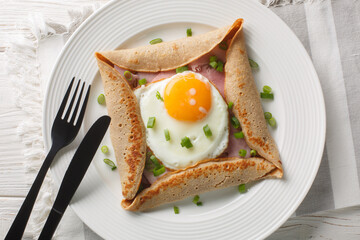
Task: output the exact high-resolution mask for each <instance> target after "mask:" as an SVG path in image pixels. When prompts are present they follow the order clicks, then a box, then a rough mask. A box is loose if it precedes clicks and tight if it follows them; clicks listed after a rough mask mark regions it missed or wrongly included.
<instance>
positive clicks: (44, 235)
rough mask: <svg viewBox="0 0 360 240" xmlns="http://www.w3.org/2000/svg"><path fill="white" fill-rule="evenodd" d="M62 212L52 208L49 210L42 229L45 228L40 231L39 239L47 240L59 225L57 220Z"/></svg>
mask: <svg viewBox="0 0 360 240" xmlns="http://www.w3.org/2000/svg"><path fill="white" fill-rule="evenodd" d="M62 216H63V214H62V213H61V212H59V211H56V209H54V208H52V209H51V211H50V215H49V217H48V218H47V220H46V223H45V225H44V228H43V229H46V231H42V232H41V234H40V236H39V240H49V239H51V238H52V236H53V235H54V232H55V230H56V228H57V226H58V225H59V222H60V220H61V218H62Z"/></svg>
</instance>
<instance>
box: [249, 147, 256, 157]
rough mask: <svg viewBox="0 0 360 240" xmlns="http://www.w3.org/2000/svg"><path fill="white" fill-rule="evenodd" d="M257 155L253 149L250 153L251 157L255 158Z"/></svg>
mask: <svg viewBox="0 0 360 240" xmlns="http://www.w3.org/2000/svg"><path fill="white" fill-rule="evenodd" d="M256 154H257V152H256V150H254V149H251V151H250V156H252V157H255V156H256Z"/></svg>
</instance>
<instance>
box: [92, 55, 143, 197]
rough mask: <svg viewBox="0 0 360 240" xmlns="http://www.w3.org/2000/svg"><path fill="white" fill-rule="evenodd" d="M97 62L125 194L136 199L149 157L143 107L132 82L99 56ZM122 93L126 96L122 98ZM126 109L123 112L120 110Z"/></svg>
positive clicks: (111, 136)
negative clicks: (120, 95) (142, 114)
mask: <svg viewBox="0 0 360 240" xmlns="http://www.w3.org/2000/svg"><path fill="white" fill-rule="evenodd" d="M98 66H99V70H100V74H101V78H102V81H103V86H104V90H105V98H106V107H107V109H108V114H109V115H110V117H111V123H110V138H111V142H112V143H113V147H114V152H115V157H116V162H117V166H118V171H119V175H120V179H121V184H122V194H123V196H124V198H126V199H133V198H134V197H135V196H136V193H137V191H138V189H139V187H140V183H141V178H142V173H143V171H144V166H145V160H146V139H145V126H144V124H143V121H142V119H141V115H140V107H139V106H138V103H137V99H136V97H135V95H134V93H133V91H132V90H131V88H130V86H129V84H128V83H127V81H126V80H125V79H124V78H123V77H122V76H121V75H120V74H119V73H118V72H117V71H116V70H115V69H113V68H111V67H110V66H109V65H107V64H106V63H104V62H102V61H101V60H99V59H98ZM119 94H122V96H123V97H122V99H120V100H119V98H118V95H119ZM123 99H126V100H123ZM125 101H126V103H127V104H125V103H124V102H125ZM123 110H124V111H125V113H124V114H118V113H119V111H123ZM124 153H126V155H124Z"/></svg>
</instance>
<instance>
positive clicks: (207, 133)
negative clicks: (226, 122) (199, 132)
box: [203, 124, 212, 138]
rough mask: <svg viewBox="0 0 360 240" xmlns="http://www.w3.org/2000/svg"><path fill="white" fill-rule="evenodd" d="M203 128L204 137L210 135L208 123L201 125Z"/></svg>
mask: <svg viewBox="0 0 360 240" xmlns="http://www.w3.org/2000/svg"><path fill="white" fill-rule="evenodd" d="M203 130H204V133H205V136H206V137H208V138H209V137H211V136H212V132H211V129H210V127H209V125H207V124H206V125H205V126H204V127H203Z"/></svg>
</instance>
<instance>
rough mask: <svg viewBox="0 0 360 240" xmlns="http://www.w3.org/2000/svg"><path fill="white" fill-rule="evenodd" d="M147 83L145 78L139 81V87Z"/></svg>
mask: <svg viewBox="0 0 360 240" xmlns="http://www.w3.org/2000/svg"><path fill="white" fill-rule="evenodd" d="M146 83H147V81H146V78H142V79H140V80H139V85H140V86H141V85H145V84H146Z"/></svg>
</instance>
